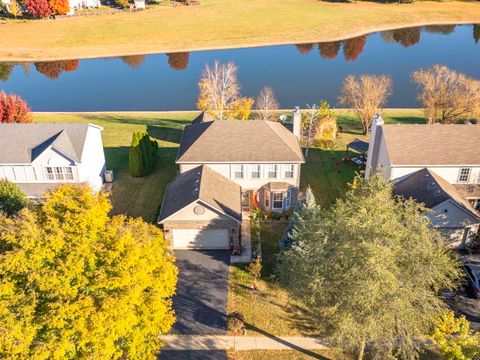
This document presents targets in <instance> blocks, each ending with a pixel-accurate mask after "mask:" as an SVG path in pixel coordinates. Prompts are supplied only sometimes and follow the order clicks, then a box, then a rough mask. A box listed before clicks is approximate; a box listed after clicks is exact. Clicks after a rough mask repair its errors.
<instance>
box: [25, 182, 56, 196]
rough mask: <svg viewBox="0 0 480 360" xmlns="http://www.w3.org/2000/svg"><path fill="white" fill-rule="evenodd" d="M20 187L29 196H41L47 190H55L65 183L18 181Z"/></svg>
mask: <svg viewBox="0 0 480 360" xmlns="http://www.w3.org/2000/svg"><path fill="white" fill-rule="evenodd" d="M16 185H17V186H18V187H19V189H20V190H21V191H22V192H23V193H24V194H25V195H26V196H27V197H31V198H41V197H43V196H44V195H45V193H46V192H47V191H53V190H55V189H56V188H57V187H59V186H61V185H64V184H54V183H16Z"/></svg>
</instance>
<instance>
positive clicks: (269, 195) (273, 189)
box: [242, 182, 298, 212]
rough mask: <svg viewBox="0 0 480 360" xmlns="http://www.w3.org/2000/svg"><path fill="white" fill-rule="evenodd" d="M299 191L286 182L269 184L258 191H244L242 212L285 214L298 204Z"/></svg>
mask: <svg viewBox="0 0 480 360" xmlns="http://www.w3.org/2000/svg"><path fill="white" fill-rule="evenodd" d="M297 196H298V189H297V188H296V187H295V186H293V185H292V184H289V183H286V182H269V183H267V184H265V185H263V186H262V187H261V188H260V189H258V190H242V212H245V211H251V210H254V209H262V210H264V211H274V212H284V211H287V210H289V209H290V208H291V207H292V206H294V205H295V203H296V202H297Z"/></svg>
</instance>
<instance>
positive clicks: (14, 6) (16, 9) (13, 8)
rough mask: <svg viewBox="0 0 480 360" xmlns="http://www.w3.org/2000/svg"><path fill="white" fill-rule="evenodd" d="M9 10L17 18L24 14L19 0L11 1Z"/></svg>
mask: <svg viewBox="0 0 480 360" xmlns="http://www.w3.org/2000/svg"><path fill="white" fill-rule="evenodd" d="M8 11H9V12H10V14H12V15H13V17H14V18H15V19H16V18H17V17H18V16H20V15H22V8H21V6H20V4H19V3H18V2H17V0H12V1H10V6H9V7H8Z"/></svg>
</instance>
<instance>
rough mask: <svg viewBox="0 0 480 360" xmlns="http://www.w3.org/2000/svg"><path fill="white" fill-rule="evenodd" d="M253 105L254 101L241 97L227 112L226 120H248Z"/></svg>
mask: <svg viewBox="0 0 480 360" xmlns="http://www.w3.org/2000/svg"><path fill="white" fill-rule="evenodd" d="M254 103H255V100H253V99H252V98H247V97H243V98H241V99H238V100H237V101H235V103H233V104H232V108H231V110H230V111H229V112H228V118H229V119H234V120H235V119H236V120H248V119H249V118H250V113H251V111H252V106H253V104H254Z"/></svg>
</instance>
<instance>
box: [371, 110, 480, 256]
mask: <svg viewBox="0 0 480 360" xmlns="http://www.w3.org/2000/svg"><path fill="white" fill-rule="evenodd" d="M479 149H480V125H470V124H469V125H463V124H452V125H440V124H436V125H393V124H392V125H385V124H384V122H383V120H382V118H381V117H376V118H375V119H374V122H373V125H372V129H371V136H370V144H369V149H368V158H367V166H366V174H365V176H366V177H367V178H368V177H369V176H370V175H371V174H372V173H375V172H379V173H381V174H382V175H383V177H384V179H385V180H389V181H393V183H394V193H395V194H396V195H403V196H404V197H405V198H414V199H416V200H417V201H419V202H421V203H424V204H425V205H426V207H428V208H430V209H431V210H432V213H431V214H427V216H428V217H429V219H430V220H431V222H432V225H433V226H434V227H435V228H438V229H440V230H442V231H443V232H444V233H445V234H446V236H447V238H448V241H449V243H450V244H451V246H452V247H454V248H462V247H464V246H465V244H467V243H468V242H469V241H470V240H471V239H472V238H473V237H474V236H475V234H477V233H478V231H479V224H480V212H479V210H480V151H479Z"/></svg>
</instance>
